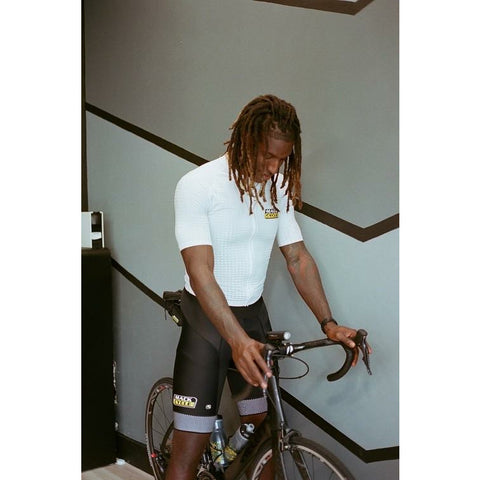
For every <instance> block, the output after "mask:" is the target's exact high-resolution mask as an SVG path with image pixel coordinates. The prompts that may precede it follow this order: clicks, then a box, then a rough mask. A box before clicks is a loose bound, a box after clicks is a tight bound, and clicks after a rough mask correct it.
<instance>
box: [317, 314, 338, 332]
mask: <svg viewBox="0 0 480 480" xmlns="http://www.w3.org/2000/svg"><path fill="white" fill-rule="evenodd" d="M329 322H333V323H334V324H335V325H338V323H337V322H336V321H335V319H333V318H324V319H323V320H322V321H321V322H320V328H321V329H322V332H323V333H324V334H325V335H326V334H327V332H325V325H326V324H327V323H329Z"/></svg>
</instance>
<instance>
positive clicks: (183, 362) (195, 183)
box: [166, 95, 358, 480]
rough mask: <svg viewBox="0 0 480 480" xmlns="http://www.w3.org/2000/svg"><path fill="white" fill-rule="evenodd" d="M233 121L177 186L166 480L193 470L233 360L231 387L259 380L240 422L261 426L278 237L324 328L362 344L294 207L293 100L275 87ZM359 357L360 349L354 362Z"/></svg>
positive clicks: (242, 405) (296, 145) (297, 162)
mask: <svg viewBox="0 0 480 480" xmlns="http://www.w3.org/2000/svg"><path fill="white" fill-rule="evenodd" d="M231 130H232V134H231V138H230V140H229V141H228V142H226V144H227V151H226V153H225V155H224V156H222V157H220V158H218V159H216V160H213V161H211V162H208V163H206V164H205V165H202V166H201V167H199V168H197V169H194V170H192V171H191V172H189V173H187V174H186V175H185V176H184V177H183V178H182V179H180V181H179V183H178V185H177V189H176V192H175V234H176V238H177V242H178V245H179V248H180V251H181V255H182V258H183V261H184V264H185V269H186V273H185V289H184V292H183V295H182V310H183V311H184V313H185V316H186V319H187V322H186V323H187V324H186V325H185V326H184V327H183V328H182V334H181V337H180V341H179V344H178V348H177V357H176V361H175V370H174V388H173V393H174V398H173V403H174V426H175V430H174V436H173V452H172V456H171V461H170V465H169V468H168V471H167V477H166V478H167V480H173V479H175V480H183V479H188V480H191V479H193V478H194V473H195V469H196V466H197V465H198V461H199V458H200V456H201V454H202V451H203V449H204V447H205V444H206V442H207V441H208V438H209V435H210V432H211V431H212V430H213V427H214V421H215V418H216V415H217V409H218V405H219V403H220V395H221V392H222V389H223V384H224V380H225V376H226V374H227V368H228V365H229V363H230V362H231V360H233V363H234V364H235V366H236V368H237V370H238V371H239V372H240V374H241V375H238V374H237V377H234V376H231V375H230V374H229V375H228V377H229V383H230V388H231V390H232V393H233V394H235V393H237V392H240V391H241V390H242V389H243V388H244V387H245V382H248V383H249V384H250V385H252V386H254V387H256V388H254V389H252V390H253V391H252V394H251V395H250V397H249V398H248V399H245V400H242V401H240V402H239V403H238V408H239V413H240V416H241V420H242V422H244V423H254V424H255V425H259V424H260V422H261V421H262V420H263V418H264V417H265V414H266V410H267V404H266V400H265V399H264V397H263V394H262V389H263V388H266V377H269V376H271V372H270V369H269V368H268V366H267V365H266V363H265V361H264V358H263V355H262V350H263V345H264V341H265V332H266V331H268V330H269V329H270V328H271V327H270V322H269V319H268V314H267V311H266V308H265V305H264V303H263V300H262V297H261V296H262V291H263V285H264V281H265V276H266V272H267V267H268V262H269V259H270V254H271V251H272V247H273V242H274V240H275V239H276V240H277V243H278V245H279V247H280V250H281V252H282V254H283V256H284V257H285V260H286V263H287V269H288V271H289V273H290V275H291V277H292V279H293V281H294V284H295V286H296V288H297V290H298V292H299V293H300V295H301V296H302V298H303V299H304V301H305V302H306V304H307V305H308V306H309V308H310V309H311V311H312V312H313V314H314V315H315V317H316V318H317V319H318V321H319V322H320V324H321V328H322V330H323V331H324V333H325V334H326V335H327V336H328V337H329V338H331V339H333V340H337V341H342V342H344V343H345V344H347V345H348V346H350V347H352V348H353V347H354V346H355V344H354V342H353V341H352V338H353V337H354V336H355V334H356V330H353V329H351V328H347V327H342V326H339V325H337V323H336V322H335V320H334V319H333V318H332V314H331V311H330V307H329V305H328V302H327V299H326V296H325V292H324V290H323V287H322V282H321V279H320V275H319V272H318V269H317V266H316V264H315V261H314V260H313V258H312V257H311V255H310V254H309V252H308V251H307V249H306V247H305V245H304V243H303V238H302V234H301V232H300V228H299V226H298V224H297V222H296V220H295V215H294V207H295V206H301V184H300V172H301V139H300V122H299V120H298V118H297V114H296V111H295V108H294V107H293V106H292V105H290V104H289V103H287V102H285V101H284V100H281V99H279V98H277V97H275V96H273V95H264V96H260V97H257V98H255V99H253V100H252V101H251V102H250V103H248V104H247V105H246V106H245V107H244V108H243V110H242V111H241V113H240V115H239V116H238V118H237V120H236V121H235V122H234V124H233V125H232V127H231ZM280 170H281V171H282V173H280ZM357 357H358V351H357V350H356V351H355V359H354V363H353V364H356V362H357Z"/></svg>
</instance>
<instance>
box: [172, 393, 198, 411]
mask: <svg viewBox="0 0 480 480" xmlns="http://www.w3.org/2000/svg"><path fill="white" fill-rule="evenodd" d="M172 401H173V404H174V405H175V406H177V407H184V408H195V407H196V406H197V398H196V397H186V396H185V395H177V394H175V395H174V396H173V400H172Z"/></svg>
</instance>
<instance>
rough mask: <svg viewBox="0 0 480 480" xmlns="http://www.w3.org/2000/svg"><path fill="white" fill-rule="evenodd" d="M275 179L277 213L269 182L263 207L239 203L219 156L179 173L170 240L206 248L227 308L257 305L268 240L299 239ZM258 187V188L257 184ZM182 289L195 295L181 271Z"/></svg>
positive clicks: (269, 247)
mask: <svg viewBox="0 0 480 480" xmlns="http://www.w3.org/2000/svg"><path fill="white" fill-rule="evenodd" d="M282 180H283V177H282V175H281V174H279V178H278V179H277V207H278V209H279V212H276V211H275V209H274V208H273V207H272V205H271V199H270V185H271V184H270V182H271V180H269V181H268V182H267V185H266V187H265V191H266V201H265V202H263V201H262V204H263V208H262V207H261V206H260V205H259V204H258V202H257V201H256V200H255V199H254V200H253V214H252V215H250V214H249V208H250V199H249V197H248V195H244V198H243V202H242V201H241V199H240V192H239V190H238V188H237V185H236V184H235V181H234V180H233V179H232V180H229V179H228V161H227V157H226V156H225V155H224V156H223V157H220V158H218V159H216V160H212V161H211V162H208V163H206V164H204V165H202V166H200V167H198V168H195V169H194V170H191V171H190V172H188V173H187V174H186V175H184V176H183V177H182V178H181V179H180V181H179V182H178V184H177V188H176V190H175V236H176V239H177V243H178V246H179V248H180V250H183V249H185V248H188V247H192V246H196V245H211V246H212V248H213V253H214V275H215V279H216V281H217V283H218V284H219V286H220V288H221V289H222V291H223V293H224V295H225V297H226V299H227V302H228V304H229V305H230V306H235V307H237V306H246V305H251V304H252V303H254V302H256V301H257V300H258V299H259V298H260V296H261V295H262V292H263V286H264V283H265V278H266V275H267V267H268V263H269V260H270V255H271V252H272V247H273V242H274V240H275V238H277V243H278V245H279V246H280V247H281V246H284V245H288V244H291V243H294V242H299V241H301V240H302V239H303V238H302V234H301V231H300V227H299V226H298V224H297V222H296V220H295V214H294V208H293V206H290V209H289V211H288V212H287V202H288V198H287V196H286V194H285V188H283V189H281V188H280V185H281V183H282ZM258 187H259V188H260V184H259V185H258ZM185 288H186V289H187V291H188V292H190V293H192V294H195V293H194V292H193V289H192V287H191V285H190V281H189V278H188V275H187V273H185Z"/></svg>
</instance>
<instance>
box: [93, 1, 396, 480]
mask: <svg viewBox="0 0 480 480" xmlns="http://www.w3.org/2000/svg"><path fill="white" fill-rule="evenodd" d="M397 27H398V5H397V2H396V1H394V0H375V1H373V2H372V3H371V4H370V5H369V6H367V7H366V8H365V9H364V10H363V11H361V12H360V13H358V14H357V15H355V16H349V15H342V14H337V13H328V12H321V11H312V10H306V9H302V8H295V7H286V6H281V5H274V4H268V3H261V2H254V1H250V0H236V1H231V0H222V1H213V0H205V1H202V2H198V1H193V0H191V1H185V0H176V1H155V2H154V1H135V2H134V1H122V2H118V1H117V2H115V1H110V0H103V1H93V0H86V1H85V71H86V77H85V81H86V101H87V103H88V104H91V105H93V106H95V107H98V108H101V109H103V110H105V111H106V112H108V113H110V114H112V115H115V116H117V117H119V118H121V119H124V120H126V121H128V122H130V123H132V124H134V125H136V126H138V127H141V128H143V129H145V130H147V131H148V132H151V133H153V134H155V135H158V136H159V137H162V138H164V139H166V140H168V141H170V142H173V143H175V144H177V145H179V146H180V147H182V148H185V149H187V150H189V151H191V152H193V153H195V154H197V155H200V156H202V157H204V158H208V159H210V158H213V157H215V156H218V155H220V154H222V153H223V151H224V145H223V142H224V141H225V140H226V139H227V138H228V127H229V126H230V125H231V123H232V122H233V120H234V119H235V117H236V115H237V114H238V111H239V110H240V109H241V107H242V106H243V105H244V104H245V103H246V102H247V101H248V100H250V99H251V98H252V97H254V96H255V95H257V94H260V93H267V92H271V93H274V94H276V95H279V96H281V97H284V98H286V99H287V100H289V101H290V102H292V103H293V104H294V105H295V106H296V107H297V110H298V114H299V116H300V120H301V122H302V127H303V145H304V170H303V172H304V173H303V178H304V181H303V184H304V200H305V201H306V202H308V203H311V204H313V205H315V206H317V207H319V208H321V209H323V210H326V211H328V212H329V213H332V214H334V215H336V216H339V217H341V218H343V219H345V220H347V221H349V222H352V223H354V224H356V225H359V226H362V227H364V226H368V225H371V224H373V223H376V222H378V221H381V220H383V219H384V218H386V217H389V216H391V215H393V214H395V213H398V158H397V157H398V125H397V116H398V109H397V102H398V85H397V75H398V68H397V60H398V45H397V41H398V33H397ZM86 127H87V130H86V140H87V150H86V154H87V162H88V164H87V168H88V195H89V209H91V210H102V211H104V213H105V229H106V244H107V246H108V247H109V248H110V250H111V252H112V257H113V258H114V259H115V260H116V261H117V262H118V263H119V264H120V265H121V266H122V267H124V268H125V269H127V270H128V271H129V272H130V273H132V274H133V275H134V276H135V277H137V278H138V279H139V280H140V281H141V282H143V283H144V284H146V285H147V286H148V287H149V288H150V289H152V290H153V291H155V292H156V293H158V294H159V295H161V294H162V292H163V290H165V289H176V288H180V287H181V286H182V279H183V266H182V263H181V258H180V256H179V253H178V251H177V247H176V244H175V239H174V234H173V190H174V187H175V184H176V182H177V181H178V179H179V178H180V177H181V176H182V175H183V174H184V173H185V172H187V171H188V170H190V169H191V168H194V165H193V164H191V163H189V162H187V161H185V160H184V159H182V158H180V157H178V156H176V155H173V154H171V153H169V152H167V151H165V150H163V149H162V148H159V147H158V146H156V145H154V144H152V143H150V142H148V141H146V140H145V139H142V138H140V137H139V136H136V135H134V134H132V133H129V132H127V131H125V130H123V129H121V128H119V127H118V126H116V125H114V124H113V123H110V122H109V121H106V120H104V119H102V118H99V117H98V116H96V115H94V114H92V113H87V116H86ZM297 218H298V221H299V223H300V226H301V227H302V230H303V233H304V237H305V241H306V243H307V245H308V246H309V249H310V251H311V253H312V255H313V256H314V257H315V259H316V260H317V262H318V265H319V267H320V269H321V272H322V278H323V280H324V284H325V287H326V290H327V295H328V298H329V301H330V303H331V306H332V309H333V312H334V315H335V316H336V317H337V318H338V319H340V320H341V322H342V323H344V324H348V325H352V326H363V327H364V328H366V329H367V330H368V331H369V332H370V338H371V343H372V346H373V348H374V350H375V352H374V356H373V358H372V363H373V370H374V376H373V377H368V376H367V375H366V372H365V370H364V368H363V366H359V367H358V368H356V369H354V370H353V371H352V372H351V373H350V374H349V375H348V377H347V378H345V379H342V380H341V381H340V382H337V383H334V384H329V383H328V382H326V380H325V375H326V374H327V373H329V372H330V371H332V370H333V369H335V368H336V367H337V366H338V362H339V361H341V352H334V351H331V352H330V351H328V352H324V351H320V352H317V351H315V352H310V353H305V354H304V355H303V358H305V359H308V361H309V363H310V366H311V372H310V374H309V375H308V377H306V378H304V379H302V380H300V381H295V382H294V381H289V382H286V383H285V388H286V389H287V390H288V391H289V392H290V393H291V394H292V395H294V396H295V397H296V398H297V399H298V400H300V401H301V402H303V403H304V404H305V405H306V406H308V407H309V408H310V409H311V410H312V411H314V412H315V413H317V414H318V415H320V416H321V417H322V418H324V419H325V420H326V421H328V422H329V423H330V424H332V425H333V426H334V427H335V428H337V429H338V430H339V431H341V432H342V433H343V434H345V435H346V436H347V437H349V438H350V439H351V440H353V441H354V442H356V443H357V444H358V445H360V446H361V447H362V448H363V449H365V450H373V449H378V448H385V447H392V446H396V445H398V230H394V231H391V232H389V233H387V234H384V235H382V236H380V237H378V238H375V239H373V240H370V241H368V242H365V243H362V242H359V241H357V240H355V239H353V238H351V237H348V236H346V235H344V234H342V233H340V232H338V231H336V230H334V229H332V228H330V227H328V226H326V225H324V224H322V223H320V222H318V221H316V220H313V219H311V218H309V217H307V216H305V215H302V214H297ZM114 293H115V298H114V302H115V304H114V307H115V308H114V313H115V358H116V362H117V389H118V408H117V410H118V412H117V413H118V423H119V431H120V432H121V433H123V434H125V435H127V436H128V437H130V438H132V439H135V440H138V441H143V437H144V434H143V407H144V402H145V397H146V395H147V393H148V389H149V387H150V385H151V383H152V382H153V381H154V379H155V378H157V377H160V376H164V375H169V374H171V372H172V361H173V355H174V350H175V346H176V341H177V338H178V334H179V330H178V329H177V328H176V327H175V326H174V325H173V324H172V323H171V322H169V321H165V320H164V317H163V310H162V309H161V308H160V307H159V306H158V305H156V304H155V303H154V302H153V301H152V300H150V299H149V298H148V297H146V296H145V295H144V294H143V293H141V292H140V291H139V290H138V289H137V288H136V287H135V286H133V285H132V284H131V283H130V282H129V281H127V280H126V279H125V278H124V277H123V276H122V275H121V274H120V273H118V272H116V271H115V272H114ZM265 298H266V301H267V304H268V305H269V310H270V314H271V317H272V320H273V323H274V325H275V327H277V328H283V327H285V328H288V329H289V330H291V331H292V333H293V336H294V338H295V339H296V340H303V339H310V338H314V337H318V336H319V334H320V331H319V328H318V325H317V324H316V321H315V319H314V318H313V316H312V315H311V314H310V313H309V312H308V310H307V308H306V307H305V306H304V305H303V303H302V301H301V299H300V298H299V297H298V295H297V294H296V292H294V291H293V289H292V284H291V281H290V279H289V278H288V276H287V273H286V269H285V266H284V262H283V260H282V258H281V255H280V254H279V253H278V251H275V252H274V254H273V256H272V260H271V265H270V271H269V276H268V279H267V285H266V291H265ZM284 368H286V369H288V368H290V367H288V366H285V367H284ZM224 408H225V410H226V413H227V414H230V405H229V404H228V402H226V403H225V406H224ZM290 410H291V409H290ZM291 417H292V423H294V424H298V425H302V426H303V427H304V428H305V430H306V431H308V433H309V435H310V436H311V437H313V438H316V439H317V440H319V441H322V442H324V443H327V444H328V446H329V447H331V448H332V449H333V450H334V451H335V452H336V453H337V454H338V455H339V456H340V457H341V458H342V459H344V460H345V461H346V463H347V464H348V465H349V466H350V468H351V469H352V471H353V472H354V473H355V474H356V475H357V476H358V478H369V479H375V478H378V479H381V478H382V479H383V478H389V479H390V478H392V479H393V478H397V476H398V462H397V461H387V462H375V463H371V464H365V463H363V462H362V461H361V460H359V459H358V458H356V457H355V455H353V454H352V453H351V452H349V451H347V450H346V449H345V448H343V447H342V446H341V445H340V444H338V443H337V442H336V441H334V440H333V439H332V438H330V437H329V436H328V435H326V434H325V433H324V432H322V431H321V430H320V429H319V428H318V427H317V426H316V425H314V424H312V423H310V422H309V421H307V420H306V419H304V418H303V417H302V416H301V415H299V414H297V413H296V412H294V411H293V410H292V411H291Z"/></svg>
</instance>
